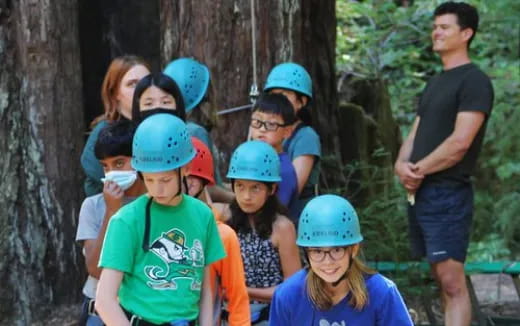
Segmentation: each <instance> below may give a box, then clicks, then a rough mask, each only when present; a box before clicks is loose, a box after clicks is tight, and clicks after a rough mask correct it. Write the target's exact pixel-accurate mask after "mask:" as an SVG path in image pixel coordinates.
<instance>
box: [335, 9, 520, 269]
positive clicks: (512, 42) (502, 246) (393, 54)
mask: <svg viewBox="0 0 520 326" xmlns="http://www.w3.org/2000/svg"><path fill="white" fill-rule="evenodd" d="M442 2H444V1H440V0H416V1H413V4H412V5H410V6H409V7H399V6H396V5H395V3H394V1H382V0H365V1H363V2H354V1H347V0H337V1H336V6H337V7H336V11H337V21H338V26H337V48H336V54H337V56H336V66H337V67H338V70H339V71H341V72H342V73H343V74H349V75H353V76H356V77H358V78H367V79H372V78H382V79H384V80H385V81H386V82H387V84H388V85H389V93H390V97H391V101H392V111H393V114H394V117H395V118H396V119H397V121H398V123H399V125H400V127H401V130H402V131H403V134H404V135H407V134H408V129H409V127H410V125H411V122H412V121H413V119H414V117H415V107H416V103H417V100H418V95H419V94H420V93H421V92H422V89H423V87H424V85H425V84H426V82H427V80H428V79H429V78H430V77H431V76H432V75H433V74H435V73H436V72H438V71H440V69H441V68H442V67H441V63H440V60H439V59H438V57H437V56H436V55H435V54H434V53H433V52H432V50H431V42H430V31H431V24H432V13H433V10H434V9H435V7H436V6H437V5H439V4H440V3H442ZM468 2H469V3H471V4H473V5H475V6H476V7H477V8H478V10H479V14H480V26H479V31H478V32H477V34H476V37H475V39H474V41H473V43H472V45H471V49H470V55H471V57H472V60H473V62H475V63H476V64H477V65H479V67H480V68H481V69H482V70H483V71H485V72H486V73H487V74H488V75H489V76H490V77H491V79H492V82H493V85H494V90H495V102H494V108H493V113H492V115H491V118H490V119H489V121H488V125H487V132H486V138H485V140H484V146H483V149H482V153H481V155H480V159H479V166H478V167H477V174H476V175H475V180H476V182H475V189H476V195H475V216H474V232H473V236H472V244H471V246H470V250H469V257H470V258H471V259H485V260H490V259H499V258H504V257H506V256H510V257H512V258H514V257H516V258H520V250H519V249H520V223H518V221H519V216H520V142H519V141H518V139H520V128H519V127H518V126H520V110H519V109H518V108H519V107H520V92H519V90H520V64H519V55H518V49H519V48H520V39H519V38H520V34H519V33H518V31H519V30H520V20H518V17H520V1H516V0H501V1H488V0H469V1H468ZM389 168H391V167H389ZM356 169H365V170H366V169H371V167H370V164H369V163H367V162H357V163H355V164H351V165H350V166H349V167H348V168H347V170H345V171H343V172H348V176H356V175H358V173H357V172H356V171H357V170H356ZM363 175H364V176H365V175H366V173H365V174H363ZM371 182H373V180H370V179H367V178H365V177H364V178H361V179H359V180H358V185H357V189H363V188H364V187H367V186H369V185H370V183H371ZM385 189H387V190H388V189H390V191H389V192H388V191H387V192H386V193H385V194H384V196H379V195H376V196H377V197H376V198H377V200H376V198H373V199H374V200H372V201H366V202H364V203H363V205H362V206H361V207H360V208H358V209H359V210H360V211H361V212H362V216H367V219H368V216H370V219H371V221H370V222H368V221H367V222H364V223H369V224H367V225H364V226H365V227H364V229H363V231H364V232H365V233H367V232H368V234H369V236H367V238H368V239H371V238H373V237H374V238H373V239H377V241H379V242H383V243H385V244H387V245H388V247H390V248H389V249H388V248H386V249H385V248H382V246H377V244H372V243H371V244H370V246H372V245H374V246H376V249H375V250H373V251H372V249H371V248H370V246H369V245H367V250H370V251H369V252H367V256H368V257H369V259H370V256H373V255H378V256H381V257H384V258H385V259H401V258H403V257H406V252H407V250H408V249H407V247H406V249H405V246H408V242H407V236H406V212H405V210H404V200H403V199H402V198H404V196H403V191H402V189H401V188H400V187H399V186H398V185H396V186H392V185H388V187H386V188H385ZM338 192H345V190H340V189H338ZM373 195H374V194H373V193H369V196H373ZM369 198H370V197H369ZM403 223H404V224H403ZM401 235H403V236H402V237H401ZM369 241H370V240H369ZM390 244H391V245H390ZM391 246H395V247H393V248H392V247H391ZM403 252H404V254H403ZM398 256H399V257H398Z"/></svg>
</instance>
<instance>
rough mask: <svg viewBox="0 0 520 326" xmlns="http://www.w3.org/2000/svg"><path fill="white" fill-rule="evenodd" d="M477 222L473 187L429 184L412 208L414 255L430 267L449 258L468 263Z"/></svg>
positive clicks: (411, 225) (409, 208) (424, 186)
mask: <svg viewBox="0 0 520 326" xmlns="http://www.w3.org/2000/svg"><path fill="white" fill-rule="evenodd" d="M472 219H473V188H472V186H471V184H470V183H464V184H463V183H461V184H455V185H454V184H449V185H439V184H425V185H422V186H421V187H420V188H419V191H418V192H417V193H416V194H415V205H414V206H410V205H409V206H408V221H409V231H410V241H411V245H412V254H413V255H414V256H415V257H424V256H426V257H427V259H428V261H429V262H430V263H437V262H441V261H444V260H447V259H449V258H452V259H454V260H457V261H460V262H462V263H463V262H464V261H465V259H466V252H467V249H468V245H469V235H470V229H471V221H472Z"/></svg>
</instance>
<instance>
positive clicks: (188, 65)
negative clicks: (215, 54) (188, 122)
mask: <svg viewBox="0 0 520 326" xmlns="http://www.w3.org/2000/svg"><path fill="white" fill-rule="evenodd" d="M164 73H165V74H166V75H168V76H169V77H170V78H172V79H173V80H174V81H175V82H176V83H177V85H179V89H180V90H181V94H182V98H183V99H184V106H185V109H186V112H190V111H191V110H192V109H193V108H194V107H196V106H197V105H198V104H199V103H200V101H201V100H202V98H203V97H204V95H206V91H207V90H208V85H209V78H210V76H209V69H208V67H206V66H205V65H203V64H202V63H200V62H198V61H197V60H195V59H191V58H179V59H176V60H173V61H172V62H170V63H169V64H168V65H167V66H166V68H164Z"/></svg>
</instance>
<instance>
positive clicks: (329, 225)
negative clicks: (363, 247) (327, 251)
mask: <svg viewBox="0 0 520 326" xmlns="http://www.w3.org/2000/svg"><path fill="white" fill-rule="evenodd" d="M362 240H363V236H362V235H361V230H360V228H359V219H358V216H357V214H356V211H355V210H354V207H352V205H351V204H350V203H349V202H348V200H346V199H345V198H343V197H340V196H336V195H322V196H318V197H315V198H313V199H312V200H311V201H309V202H308V203H307V205H305V208H304V209H303V211H302V214H301V215H300V222H299V224H298V239H297V240H296V244H297V245H298V246H300V247H337V246H349V245H353V244H356V243H359V242H361V241H362Z"/></svg>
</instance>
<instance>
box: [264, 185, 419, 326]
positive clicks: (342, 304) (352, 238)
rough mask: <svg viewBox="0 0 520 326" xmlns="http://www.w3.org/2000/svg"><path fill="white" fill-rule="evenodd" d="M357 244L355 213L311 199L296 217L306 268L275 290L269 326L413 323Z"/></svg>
mask: <svg viewBox="0 0 520 326" xmlns="http://www.w3.org/2000/svg"><path fill="white" fill-rule="evenodd" d="M362 240H363V236H362V235H361V231H360V227H359V221H358V217H357V214H356V212H355V210H354V208H353V207H352V206H351V205H350V203H349V202H348V201H347V200H346V199H344V198H342V197H339V196H336V195H323V196H319V197H316V198H314V199H312V200H311V201H310V202H309V203H308V204H307V205H306V206H305V208H304V210H303V212H302V215H301V217H300V225H299V228H298V240H297V241H296V243H297V245H298V246H300V247H301V248H303V249H304V252H305V257H306V260H307V261H308V262H309V267H308V268H306V269H303V270H301V271H299V272H298V273H296V274H295V275H293V276H292V277H291V278H289V279H288V280H286V281H285V282H284V283H283V284H282V285H280V286H279V287H278V288H277V289H276V291H275V293H274V296H273V301H272V303H271V311H270V316H269V325H271V326H277V325H280V326H292V325H294V326H296V325H298V326H301V325H305V326H307V325H308V326H323V325H343V326H344V325H363V326H376V325H378V326H383V325H384V326H408V325H413V323H412V321H411V319H410V315H409V314H408V311H407V308H406V305H405V304H404V302H403V299H402V297H401V295H400V294H399V291H398V290H397V287H396V286H395V284H394V283H393V282H392V281H391V280H389V279H387V278H385V277H384V276H382V275H380V274H377V273H375V272H373V271H371V270H370V269H369V268H368V267H366V266H365V265H364V264H363V263H362V262H361V260H360V259H359V258H358V255H359V251H360V248H359V244H360V242H361V241H362Z"/></svg>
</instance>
